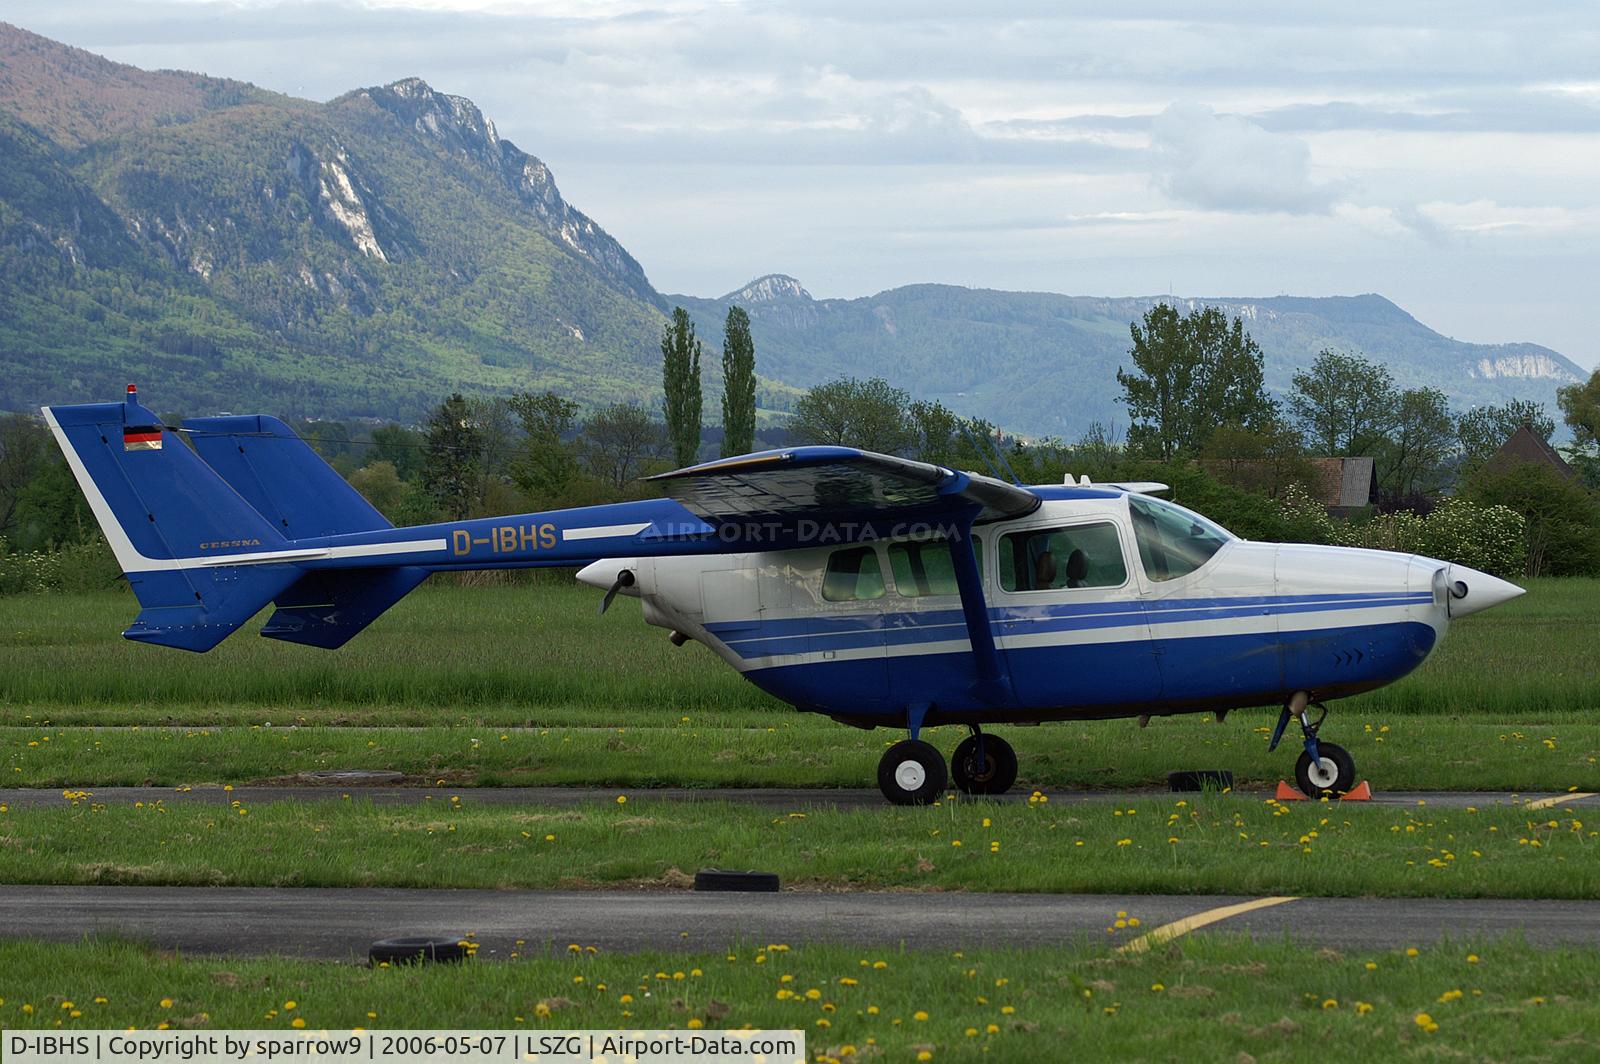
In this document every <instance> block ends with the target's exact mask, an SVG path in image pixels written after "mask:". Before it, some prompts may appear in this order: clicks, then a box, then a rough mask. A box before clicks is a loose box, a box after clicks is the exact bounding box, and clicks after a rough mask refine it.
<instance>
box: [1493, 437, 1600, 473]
mask: <svg viewBox="0 0 1600 1064" xmlns="http://www.w3.org/2000/svg"><path fill="white" fill-rule="evenodd" d="M1529 463H1532V464H1534V465H1547V466H1550V467H1551V468H1552V469H1554V470H1555V471H1556V472H1558V473H1560V474H1561V475H1562V477H1564V478H1565V479H1567V480H1576V479H1577V476H1578V474H1577V472H1576V471H1575V470H1574V469H1573V468H1572V467H1571V466H1569V465H1568V464H1567V463H1566V461H1565V460H1564V459H1563V458H1562V457H1561V456H1560V455H1559V454H1557V453H1556V449H1555V448H1554V447H1552V446H1550V444H1549V443H1547V442H1545V440H1544V438H1543V437H1541V436H1540V435H1539V434H1538V433H1537V432H1534V431H1533V429H1532V428H1530V427H1529V426H1528V425H1526V424H1524V425H1521V426H1519V427H1518V428H1517V431H1515V432H1513V433H1512V434H1511V435H1510V436H1508V437H1507V438H1506V442H1505V443H1502V444H1501V445H1500V449H1499V450H1498V451H1496V452H1495V453H1494V455H1493V456H1492V457H1491V458H1490V459H1489V460H1488V461H1487V462H1485V463H1484V468H1485V469H1488V470H1491V471H1493V472H1496V473H1505V472H1507V471H1509V470H1511V469H1514V468H1516V467H1517V466H1519V465H1526V464H1529Z"/></svg>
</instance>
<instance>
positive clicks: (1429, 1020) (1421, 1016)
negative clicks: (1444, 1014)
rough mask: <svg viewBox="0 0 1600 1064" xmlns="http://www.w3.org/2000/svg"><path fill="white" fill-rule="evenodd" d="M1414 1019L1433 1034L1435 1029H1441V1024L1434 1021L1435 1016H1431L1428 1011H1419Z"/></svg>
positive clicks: (1419, 1025) (1418, 1024)
mask: <svg viewBox="0 0 1600 1064" xmlns="http://www.w3.org/2000/svg"><path fill="white" fill-rule="evenodd" d="M1413 1019H1414V1021H1415V1023H1416V1025H1417V1026H1418V1027H1421V1028H1422V1029H1423V1030H1424V1031H1427V1032H1428V1033H1429V1034H1432V1033H1433V1032H1434V1031H1437V1030H1438V1029H1439V1025H1438V1024H1437V1023H1434V1022H1433V1017H1432V1016H1429V1015H1428V1014H1427V1013H1426V1012H1419V1013H1417V1014H1416V1016H1415V1017H1413Z"/></svg>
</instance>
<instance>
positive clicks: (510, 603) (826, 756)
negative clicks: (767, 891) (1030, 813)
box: [0, 574, 1600, 790]
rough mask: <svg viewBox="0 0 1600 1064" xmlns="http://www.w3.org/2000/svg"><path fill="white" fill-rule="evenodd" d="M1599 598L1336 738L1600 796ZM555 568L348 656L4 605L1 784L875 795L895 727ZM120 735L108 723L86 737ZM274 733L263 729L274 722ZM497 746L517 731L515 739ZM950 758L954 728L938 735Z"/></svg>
mask: <svg viewBox="0 0 1600 1064" xmlns="http://www.w3.org/2000/svg"><path fill="white" fill-rule="evenodd" d="M1597 594H1600V581H1594V580H1564V581H1539V582H1535V583H1534V584H1533V586H1532V589H1531V591H1530V593H1529V594H1528V595H1527V596H1525V597H1523V598H1522V599H1519V600H1517V601H1516V602H1513V603H1511V604H1509V605H1507V606H1505V607H1502V608H1501V609H1497V610H1494V611H1491V612H1489V613H1487V614H1483V615H1480V616H1476V617H1471V618H1467V619H1464V620H1463V621H1462V622H1460V623H1458V624H1457V625H1455V626H1454V627H1453V628H1452V630H1451V632H1450V634H1449V637H1448V638H1447V639H1446V640H1445V641H1444V643H1443V644H1442V645H1441V647H1440V649H1439V650H1438V651H1437V652H1436V654H1435V655H1434V657H1433V658H1432V659H1430V660H1429V661H1428V662H1427V663H1426V664H1425V665H1424V666H1423V667H1422V668H1421V669H1420V670H1418V671H1417V673H1415V674H1414V675H1412V676H1410V677H1407V678H1406V679H1405V680H1403V681H1401V682H1400V683H1398V684H1395V685H1393V686H1392V687H1389V688H1386V689H1384V690H1381V691H1377V692H1373V693H1372V694H1369V695H1366V696H1362V697H1360V698H1353V699H1348V700H1345V701H1343V702H1339V703H1336V704H1335V706H1334V715H1333V716H1332V717H1331V718H1330V722H1329V724H1328V727H1327V730H1326V731H1325V733H1324V734H1325V736H1326V737H1328V738H1330V739H1332V740H1333V741H1335V742H1338V743H1340V744H1341V745H1344V746H1346V747H1347V748H1349V749H1350V750H1351V752H1352V753H1353V754H1354V755H1355V756H1356V759H1357V764H1358V767H1359V768H1360V770H1361V772H1362V774H1363V775H1365V776H1367V777H1369V778H1371V779H1372V780H1373V781H1374V783H1375V784H1376V785H1377V786H1378V787H1380V788H1386V789H1390V790H1402V789H1430V788H1441V789H1464V790H1473V789H1503V790H1566V789H1567V788H1569V787H1574V786H1576V787H1580V788H1582V789H1586V790H1588V789H1600V765H1597V763H1596V756H1597V753H1600V684H1597V683H1596V682H1595V679H1594V675H1593V669H1594V662H1595V661H1597V660H1600V611H1597V610H1596V609H1595V608H1594V606H1593V602H1594V601H1595V598H1596V596H1597ZM597 598H598V596H597V594H596V593H595V592H593V591H592V589H587V588H582V587H577V586H574V585H573V584H572V583H571V582H570V579H569V578H567V577H565V576H562V575H560V574H557V575H554V576H551V577H548V578H546V579H542V580H540V581H539V582H537V583H534V584H531V585H522V586H511V587H490V588H457V587H439V588H430V589H424V590H423V591H421V592H419V593H417V594H415V595H412V596H411V597H410V598H408V599H406V600H405V601H403V602H402V603H401V604H400V605H399V606H398V607H396V609H394V610H393V611H391V612H390V613H389V614H388V615H387V616H385V617H384V618H382V619H380V620H379V621H378V622H377V624H375V625H374V626H373V628H372V629H371V630H370V631H369V632H366V633H363V634H362V635H361V636H359V637H358V638H357V639H356V640H355V641H353V642H352V643H351V644H350V645H349V646H347V647H345V648H344V649H342V650H339V651H335V652H326V651H318V650H313V649H309V648H305V647H299V646H291V645H285V644H282V643H278V642H275V641H272V640H265V639H259V638H253V637H252V636H251V635H250V634H249V633H244V634H240V635H237V636H235V637H233V638H231V639H229V640H228V641H227V642H225V643H223V644H222V645H221V646H220V647H218V648H217V649H216V650H214V651H212V652H211V653H209V654H206V655H192V654H185V653H182V652H179V651H171V650H165V649H162V648H156V647H148V646H142V645H137V644H132V643H129V642H127V641H125V640H123V639H121V638H120V635H119V633H120V631H121V628H122V626H123V625H124V624H125V623H126V621H127V619H128V618H129V617H130V616H131V615H132V612H133V610H134V603H133V600H132V599H131V597H129V596H127V595H122V594H115V593H106V594H98V595H96V594H89V595H74V596H48V597H47V596H26V597H11V598H0V751H4V756H5V762H4V763H0V775H3V777H4V779H3V782H0V786H27V785H37V786H62V787H66V786H88V785H111V784H119V783H120V784H142V783H149V784H153V785H161V786H178V785H185V784H187V785H197V784H203V783H241V782H248V781H256V780H270V779H277V778H284V777H292V776H294V775H295V774H296V773H299V772H303V771H308V770H316V769H329V768H375V769H389V770H396V771H400V772H403V773H405V774H407V775H408V776H409V777H411V778H412V779H414V780H416V781H418V782H423V781H426V782H429V783H432V782H434V781H435V780H439V779H444V780H446V781H448V782H449V783H451V784H452V785H456V786H473V785H478V786H489V785H497V784H498V785H509V784H536V783H546V784H582V783H592V784H603V785H617V786H653V785H672V784H680V785H686V786H705V787H715V786H863V785H870V783H871V780H872V779H873V778H874V772H875V768H876V764H877V759H878V757H879V755H880V753H881V752H882V749H883V747H884V746H885V745H886V744H887V743H888V742H891V741H893V740H894V739H895V738H896V737H897V735H896V733H894V732H893V731H891V730H887V729H885V730H880V731H876V732H860V731H857V730H855V729H850V728H845V727H841V726H839V725H837V724H834V723H833V722H831V721H828V720H826V719H825V718H821V717H817V716H814V715H809V714H801V713H797V712H795V711H793V710H791V709H790V708H788V707H787V706H784V705H782V704H781V703H778V702H777V701H775V700H773V699H771V698H769V697H767V696H766V695H763V694H762V693H761V692H760V691H758V690H757V689H756V688H755V687H753V686H752V685H750V684H748V683H746V682H744V681H743V680H742V679H740V678H739V676H738V675H737V674H736V673H735V672H734V671H733V670H732V669H729V668H727V667H726V666H724V665H723V664H722V663H721V662H719V661H717V660H716V659H715V658H714V657H713V656H712V655H711V654H710V652H709V651H707V650H706V649H705V648H703V647H700V646H697V645H693V644H691V645H689V646H686V647H682V648H674V647H672V646H671V645H670V644H669V643H668V642H667V640H666V638H665V633H663V632H662V631H660V630H659V629H655V628H650V627H648V626H647V625H645V624H644V623H643V621H642V620H641V618H640V617H639V611H638V607H637V604H636V603H634V602H633V601H632V600H629V599H622V600H619V602H618V604H617V607H616V608H615V609H613V610H612V611H611V613H609V614H608V615H606V616H605V617H597V616H596V615H595V605H596V602H597ZM1272 720H1273V714H1272V712H1271V711H1270V710H1265V711H1257V712H1255V713H1249V714H1246V713H1240V714H1236V715H1233V716H1231V717H1230V718H1229V719H1228V721H1227V722H1225V723H1224V724H1221V725H1218V724H1215V723H1211V722H1209V718H1208V717H1206V718H1202V717H1196V716H1188V717H1178V718H1167V719H1161V718H1158V719H1157V720H1156V721H1154V722H1153V723H1152V725H1151V726H1150V727H1149V728H1148V729H1143V730H1141V729H1139V728H1138V727H1137V726H1136V725H1135V724H1134V722H1132V721H1126V720H1124V721H1105V722H1091V723H1062V724H1054V725H1047V726H1045V727H1042V728H1035V729H1025V728H1008V729H1004V731H1005V734H1006V735H1007V737H1008V738H1009V739H1010V740H1011V741H1012V742H1013V744H1014V745H1015V746H1016V747H1017V749H1018V752H1019V754H1020V756H1021V762H1022V768H1021V783H1022V785H1023V786H1026V787H1140V786H1159V785H1161V784H1163V783H1164V780H1165V774H1166V773H1167V772H1168V771H1171V770H1172V769H1175V768H1228V769H1231V770H1233V771H1234V772H1235V773H1236V776H1237V778H1238V781H1239V783H1240V785H1241V786H1251V785H1255V786H1259V785H1270V784H1272V783H1274V782H1275V781H1276V780H1278V779H1280V778H1284V777H1286V776H1288V775H1290V774H1291V772H1292V766H1293V761H1294V756H1295V752H1294V750H1293V749H1291V748H1284V749H1282V750H1280V751H1279V752H1278V753H1277V754H1274V755H1269V754H1267V752H1266V745H1267V735H1266V731H1267V728H1268V726H1269V725H1270V723H1271V722H1272ZM96 726H99V727H105V728H106V730H99V731H97V730H92V729H93V728H94V727H96ZM269 726H270V727H269ZM502 736H504V738H502ZM930 737H931V738H932V739H933V741H934V742H936V743H938V744H940V745H941V746H943V747H945V748H946V749H950V748H953V747H954V745H955V743H956V742H957V741H958V740H959V738H960V737H961V729H956V728H946V729H937V730H934V731H932V732H931V733H930Z"/></svg>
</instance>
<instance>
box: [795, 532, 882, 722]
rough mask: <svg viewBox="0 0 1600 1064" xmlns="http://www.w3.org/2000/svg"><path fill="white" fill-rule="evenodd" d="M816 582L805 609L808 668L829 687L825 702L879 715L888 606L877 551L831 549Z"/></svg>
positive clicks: (863, 547) (861, 546) (873, 547)
mask: <svg viewBox="0 0 1600 1064" xmlns="http://www.w3.org/2000/svg"><path fill="white" fill-rule="evenodd" d="M821 577H822V579H821V587H820V589H819V590H820V594H819V595H818V597H816V598H814V599H812V600H811V601H810V602H809V603H808V604H807V605H808V609H807V617H806V631H807V650H808V652H809V653H808V661H809V665H808V667H809V668H810V669H811V670H812V671H814V672H815V674H816V676H817V677H818V682H819V683H823V684H827V685H828V689H829V692H830V693H829V700H830V701H841V702H847V703H851V704H853V705H854V707H855V708H856V710H857V711H858V712H866V713H874V712H881V711H884V710H885V709H887V708H888V694H889V679H888V678H889V673H888V665H887V659H886V654H887V650H886V647H885V640H884V615H885V610H887V609H889V608H891V604H890V602H889V601H888V599H887V593H888V588H887V585H886V581H885V579H884V565H883V557H882V551H881V550H880V549H879V547H878V546H877V545H874V544H857V545H855V546H849V547H838V548H835V549H833V550H831V551H829V552H828V554H827V560H826V562H825V563H824V565H823V567H822V573H821Z"/></svg>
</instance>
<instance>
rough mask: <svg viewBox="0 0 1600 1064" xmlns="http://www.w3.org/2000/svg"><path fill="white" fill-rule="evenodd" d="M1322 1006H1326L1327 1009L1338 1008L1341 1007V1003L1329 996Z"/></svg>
mask: <svg viewBox="0 0 1600 1064" xmlns="http://www.w3.org/2000/svg"><path fill="white" fill-rule="evenodd" d="M1322 1007H1323V1008H1325V1009H1336V1008H1338V1007H1339V1003H1338V1002H1337V1001H1335V1000H1334V999H1333V998H1328V999H1327V1000H1326V1001H1324V1002H1323V1003H1322Z"/></svg>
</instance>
